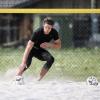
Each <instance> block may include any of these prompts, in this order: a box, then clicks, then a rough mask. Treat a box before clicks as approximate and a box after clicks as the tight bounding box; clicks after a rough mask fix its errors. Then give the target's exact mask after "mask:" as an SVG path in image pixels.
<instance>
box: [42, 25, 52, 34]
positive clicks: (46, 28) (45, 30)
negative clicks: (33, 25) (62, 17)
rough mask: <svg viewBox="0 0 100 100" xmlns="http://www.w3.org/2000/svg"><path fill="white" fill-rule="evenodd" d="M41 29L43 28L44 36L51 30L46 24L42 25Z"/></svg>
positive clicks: (50, 26)
mask: <svg viewBox="0 0 100 100" xmlns="http://www.w3.org/2000/svg"><path fill="white" fill-rule="evenodd" d="M43 27H44V34H49V33H50V31H51V29H52V28H53V26H52V25H49V24H47V23H45V24H44V25H43Z"/></svg>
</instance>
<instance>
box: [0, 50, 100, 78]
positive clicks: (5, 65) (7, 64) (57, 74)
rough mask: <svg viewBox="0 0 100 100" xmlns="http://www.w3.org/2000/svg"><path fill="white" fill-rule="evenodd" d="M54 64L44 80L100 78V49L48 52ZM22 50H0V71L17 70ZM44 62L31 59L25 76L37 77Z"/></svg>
mask: <svg viewBox="0 0 100 100" xmlns="http://www.w3.org/2000/svg"><path fill="white" fill-rule="evenodd" d="M49 51H50V52H51V54H52V55H53V56H54V57H55V63H54V64H53V66H52V67H51V69H50V71H49V72H48V74H47V76H46V78H57V79H74V80H84V79H86V78H87V77H88V76H91V75H95V76H96V77H97V78H98V79H100V78H99V76H100V49H87V48H77V49H63V50H49ZM23 52H24V49H13V48H11V49H0V71H1V73H4V72H6V71H7V70H8V69H11V68H17V67H18V65H19V64H20V63H21V59H22V55H23ZM44 63H45V62H41V61H39V60H37V59H35V58H34V59H33V61H32V64H31V67H30V68H29V70H27V72H26V74H31V75H38V74H39V72H40V70H41V67H42V66H43V64H44Z"/></svg>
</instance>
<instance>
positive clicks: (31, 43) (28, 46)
mask: <svg viewBox="0 0 100 100" xmlns="http://www.w3.org/2000/svg"><path fill="white" fill-rule="evenodd" d="M33 46H34V42H32V41H31V40H29V41H28V43H27V46H26V49H25V52H24V55H23V59H22V64H26V61H27V58H28V55H29V53H30V51H31V49H32V47H33Z"/></svg>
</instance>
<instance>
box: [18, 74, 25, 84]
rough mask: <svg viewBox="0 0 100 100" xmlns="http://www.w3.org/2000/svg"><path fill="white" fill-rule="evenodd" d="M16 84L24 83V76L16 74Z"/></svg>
mask: <svg viewBox="0 0 100 100" xmlns="http://www.w3.org/2000/svg"><path fill="white" fill-rule="evenodd" d="M16 84H18V85H24V79H23V77H22V76H16Z"/></svg>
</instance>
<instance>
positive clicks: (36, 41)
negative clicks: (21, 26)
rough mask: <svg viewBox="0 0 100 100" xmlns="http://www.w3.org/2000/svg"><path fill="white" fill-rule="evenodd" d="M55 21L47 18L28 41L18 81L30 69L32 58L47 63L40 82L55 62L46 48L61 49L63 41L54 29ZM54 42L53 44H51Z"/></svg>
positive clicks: (17, 77)
mask: <svg viewBox="0 0 100 100" xmlns="http://www.w3.org/2000/svg"><path fill="white" fill-rule="evenodd" d="M53 25H54V21H53V20H52V19H51V18H50V17H47V18H45V19H44V21H43V26H42V27H41V28H38V29H37V30H36V31H35V32H34V33H33V35H32V38H31V39H30V40H29V41H28V44H27V46H26V49H25V52H24V55H23V59H22V63H21V64H20V66H19V68H18V71H17V75H16V81H20V80H21V79H22V77H21V76H22V74H23V72H24V71H25V70H26V69H27V68H29V66H30V64H31V61H32V57H36V58H37V59H39V60H41V61H46V63H45V64H44V66H43V67H42V69H41V72H40V77H39V81H40V80H41V79H42V78H43V77H44V76H45V74H46V73H47V72H48V70H49V69H50V67H51V66H52V64H53V62H54V57H53V56H52V55H51V54H50V53H49V52H48V51H47V50H46V48H55V49H58V48H61V40H60V38H59V36H58V32H57V31H56V30H55V29H54V28H53ZM51 40H53V42H51Z"/></svg>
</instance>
